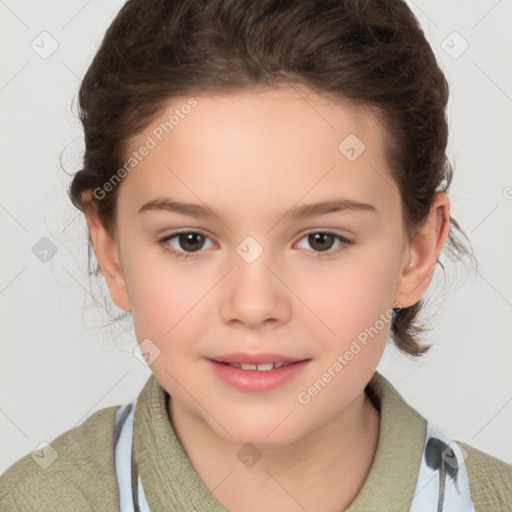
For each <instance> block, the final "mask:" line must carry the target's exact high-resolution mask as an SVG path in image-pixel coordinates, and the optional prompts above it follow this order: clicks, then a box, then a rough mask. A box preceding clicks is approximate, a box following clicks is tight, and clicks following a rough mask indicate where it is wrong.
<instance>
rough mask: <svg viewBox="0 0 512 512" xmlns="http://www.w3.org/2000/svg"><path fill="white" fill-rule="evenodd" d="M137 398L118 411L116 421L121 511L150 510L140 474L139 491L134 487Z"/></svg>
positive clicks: (115, 456) (115, 431) (115, 449)
mask: <svg viewBox="0 0 512 512" xmlns="http://www.w3.org/2000/svg"><path fill="white" fill-rule="evenodd" d="M136 404H137V399H136V398H135V399H133V400H132V401H131V402H128V403H126V404H124V405H122V406H121V407H119V409H118V410H117V411H116V416H115V422H114V463H115V468H116V477H117V484H118V487H119V505H120V509H121V512H150V510H149V505H148V503H147V501H146V496H145V494H144V489H143V488H142V481H141V479H140V475H137V482H138V485H137V492H136V493H134V489H133V487H132V456H133V423H134V419H135V406H136Z"/></svg>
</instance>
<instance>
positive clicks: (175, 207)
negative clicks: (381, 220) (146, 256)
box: [138, 199, 378, 219]
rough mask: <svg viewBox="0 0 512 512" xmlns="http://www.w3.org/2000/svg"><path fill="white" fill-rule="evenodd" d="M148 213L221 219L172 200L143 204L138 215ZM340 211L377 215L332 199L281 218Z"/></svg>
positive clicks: (213, 211) (212, 210)
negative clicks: (159, 212)
mask: <svg viewBox="0 0 512 512" xmlns="http://www.w3.org/2000/svg"><path fill="white" fill-rule="evenodd" d="M148 211H166V212H174V213H179V214H182V215H188V216H190V217H196V218H200V219H204V218H209V217H212V216H216V217H219V218H222V217H223V215H222V212H219V211H218V210H216V209H215V208H208V207H204V206H201V205H198V204H193V203H183V202H179V201H174V200H172V199H152V200H151V201H148V202H146V203H144V204H143V205H142V206H141V207H140V209H139V211H138V213H142V212H148ZM341 211H352V212H358V211H359V212H372V213H375V214H378V211H377V209H376V208H375V206H373V205H371V204H368V203H362V202H359V201H354V200H353V199H332V200H330V201H326V202H322V203H313V204H303V205H301V206H296V207H293V208H291V209H289V210H288V211H286V212H285V213H284V215H283V217H282V218H284V219H299V218H306V217H314V216H318V215H326V214H329V213H336V212H341Z"/></svg>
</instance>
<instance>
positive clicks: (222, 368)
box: [207, 359, 310, 393]
mask: <svg viewBox="0 0 512 512" xmlns="http://www.w3.org/2000/svg"><path fill="white" fill-rule="evenodd" d="M207 361H208V363H209V364H210V366H211V368H212V370H213V373H214V374H215V375H217V377H219V379H221V380H222V381H223V382H225V383H226V384H229V385H230V386H233V387H234V388H237V389H239V390H241V391H248V392H253V393H264V392H265V391H270V390H272V389H275V388H277V387H279V386H282V385H283V384H285V383H286V382H289V381H290V380H292V379H293V378H295V377H297V376H298V375H299V374H300V373H301V372H302V371H303V370H304V368H305V367H306V366H307V364H308V363H309V361H310V359H306V360H304V361H299V362H298V363H293V364H290V365H288V366H281V368H274V369H273V370H268V371H266V372H260V371H258V370H242V369H241V368H235V367H234V366H229V365H227V364H222V363H218V362H217V361H212V360H211V359H207Z"/></svg>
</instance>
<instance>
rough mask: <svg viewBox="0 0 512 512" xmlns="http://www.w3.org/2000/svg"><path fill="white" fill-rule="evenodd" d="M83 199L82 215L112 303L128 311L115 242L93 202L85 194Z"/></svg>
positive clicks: (126, 295)
mask: <svg viewBox="0 0 512 512" xmlns="http://www.w3.org/2000/svg"><path fill="white" fill-rule="evenodd" d="M83 197H84V201H83V205H84V215H85V218H86V220H87V225H88V227H89V233H90V236H91V240H92V244H93V247H94V252H95V254H96V258H97V260H98V263H99V265H100V268H101V272H102V274H103V277H104V278H105V281H106V283H107V286H108V289H109V292H110V296H111V298H112V301H113V302H114V304H115V305H116V306H117V307H119V308H121V309H123V310H125V311H130V310H131V306H130V301H129V296H128V289H127V286H126V279H125V275H124V270H123V267H122V265H121V260H120V257H119V248H118V246H117V243H116V240H115V238H113V237H112V236H111V235H110V234H109V233H108V231H107V230H106V229H105V227H104V226H103V224H102V222H101V220H100V218H99V215H98V207H97V204H96V202H95V200H94V199H92V198H90V196H87V194H83ZM87 199H89V200H87Z"/></svg>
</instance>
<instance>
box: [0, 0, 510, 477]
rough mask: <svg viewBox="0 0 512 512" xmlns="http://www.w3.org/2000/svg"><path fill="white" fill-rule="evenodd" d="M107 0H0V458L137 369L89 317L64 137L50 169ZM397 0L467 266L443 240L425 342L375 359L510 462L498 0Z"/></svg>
mask: <svg viewBox="0 0 512 512" xmlns="http://www.w3.org/2000/svg"><path fill="white" fill-rule="evenodd" d="M122 4H123V2H122V1H120V0H115V1H114V0H108V1H107V0H102V1H99V0H96V1H91V0H89V1H88V2H87V1H83V0H73V1H66V2H63V1H61V2H57V1H55V0H53V1H46V2H35V1H17V2H14V1H13V0H8V1H0V20H1V21H0V23H1V30H0V35H1V36H0V37H1V38H2V44H3V46H4V55H3V65H2V67H1V70H0V102H1V107H0V108H1V112H2V116H1V123H2V133H3V137H2V138H1V141H0V144H1V146H0V155H1V164H2V165H1V172H2V187H1V190H0V222H1V244H2V253H1V254H2V272H1V275H0V301H1V355H2V357H1V360H0V365H1V366H0V379H1V382H0V385H1V387H0V390H1V395H0V432H1V437H0V473H1V472H3V471H4V470H5V469H6V468H7V467H8V466H9V465H11V464H12V463H13V462H15V461H16V460H18V459H19V458H20V457H21V456H23V455H25V454H27V453H29V452H32V451H33V450H35V449H36V448H37V447H38V446H39V445H40V444H41V443H42V442H44V441H48V442H49V441H51V440H52V439H54V438H55V437H56V436H58V435H59V434H61V433H62V432H64V431H66V430H68V429H71V428H73V427H75V426H77V425H79V424H80V423H81V422H82V421H83V420H84V419H85V418H86V417H88V416H90V415H91V414H92V413H93V412H95V411H97V410H99V409H102V408H104V407H108V406H111V405H116V404H121V403H124V402H126V401H128V400H131V399H132V398H134V397H135V396H137V394H138V393H139V391H140V389H141V388H142V386H143V385H144V383H145V382H146V380H147V378H148V377H149V375H150V370H149V369H148V368H147V367H146V366H145V365H144V364H143V363H141V362H140V361H139V359H137V358H136V357H134V355H133V350H134V349H135V348H136V340H135V337H134V335H133V332H132V330H131V326H130V322H129V321H128V322H125V323H122V324H117V325H116V326H115V328H114V329H111V330H110V329H107V328H105V327H102V325H103V324H102V322H103V321H105V320H106V319H107V318H108V315H107V314H106V313H105V309H104V303H103V301H102V297H101V295H99V294H100V293H101V292H103V293H104V294H106V293H108V292H107V290H106V287H103V288H102V289H99V290H96V289H94V288H93V290H92V292H93V294H94V295H93V296H94V297H98V299H99V302H98V303H96V302H95V300H94V299H93V298H92V297H93V296H91V295H90V292H91V290H90V287H89V279H88V276H87V245H86V242H87V237H86V223H85V219H84V218H83V216H82V214H80V213H79V212H78V211H77V210H75V209H74V207H73V206H72V205H71V203H70V201H69V200H68V198H67V195H66V188H67V186H68V184H69V182H70V176H68V175H67V174H66V172H64V170H63V169H62V168H61V166H60V162H59V157H60V155H61V152H62V151H63V150H64V151H63V153H62V165H63V166H64V169H65V170H66V171H67V172H68V173H70V174H71V173H73V172H74V171H76V170H78V168H79V165H80V158H81V151H82V149H83V142H82V140H81V137H82V131H81V129H80V125H79V122H78V120H77V118H76V115H75V113H76V100H77V92H78V87H79V83H80V79H81V77H82V76H83V74H84V73H85V71H86V69H87V66H88V65H89V64H90V62H91V60H92V58H93V56H94V53H95V51H96V49H97V48H98V45H99V43H100V41H101V39H102V37H103V34H104V32H105V30H106V29H107V27H108V25H109V24H110V22H111V20H112V19H113V17H114V15H115V14H116V13H117V11H118V10H119V9H120V7H121V6H122ZM409 5H410V6H411V8H412V10H413V11H414V13H415V14H416V15H417V17H418V19H419V21H420V23H421V24H422V26H423V28H424V30H425V33H426V35H427V38H428V39H429V41H430V43H431V44H432V46H433V48H434V51H435V52H436V54H437V55H438V58H439V62H440V64H441V66H442V67H443V69H444V71H445V73H446V75H447V77H448V80H449V82H450V85H451V99H450V104H449V109H448V115H449V119H450V129H451V134H450V144H449V155H450V158H451V159H452V161H453V163H454V165H455V169H456V172H455V179H454V182H453V185H452V190H451V194H450V197H451V202H452V215H453V216H454V217H455V219H457V220H458V221H459V222H460V223H461V225H462V227H463V229H464V230H465V231H466V233H467V234H468V235H469V237H470V239H471V242H472V244H473V246H474V249H475V253H476V256H477V258H478V261H479V264H480V267H479V270H478V271H475V270H473V269H471V268H469V263H466V264H464V262H459V263H458V264H454V262H452V261H451V260H450V259H449V258H446V257H445V256H444V255H443V257H442V261H443V262H444V264H445V267H446V272H447V273H446V281H444V280H443V276H442V273H440V272H439V271H440V269H438V270H436V274H435V277H434V281H433V282H432V284H431V286H430V288H429V291H428V292H427V295H428V297H429V298H430V306H429V309H428V311H427V313H428V314H427V315H426V316H424V317H423V318H424V319H427V320H428V321H431V322H433V328H432V330H431V331H430V333H429V334H428V336H427V337H426V338H425V341H427V342H432V341H435V342H436V344H435V346H434V347H433V348H432V349H431V351H430V353H429V354H428V355H427V356H426V357H425V358H424V360H423V361H422V362H420V363H411V362H409V361H408V360H407V359H405V358H404V357H402V356H400V355H399V354H398V353H397V352H396V351H395V350H394V349H389V348H388V349H386V352H385V354H384V357H383V359H382V361H381V364H380V365H379V367H378V370H379V371H380V372H381V373H383V374H384V375H385V376H386V377H387V378H388V379H389V380H390V381H391V382H392V383H393V384H394V386H395V387H396V388H397V389H398V391H399V392H400V393H401V394H402V396H403V397H404V398H405V399H406V400H407V401H408V402H409V403H410V404H411V405H412V406H413V407H414V408H416V409H417V410H418V411H419V412H420V413H421V414H422V415H424V416H425V417H427V418H428V419H429V420H430V421H431V422H432V423H433V424H434V425H437V426H438V427H439V428H440V430H441V431H442V432H444V433H445V434H447V435H449V436H451V437H453V438H455V439H458V440H461V441H465V442H467V443H469V444H471V445H472V446H474V447H476V448H478V449H480V450H482V451H484V452H487V453H490V454H491V455H494V456H497V457H499V458H501V459H503V460H505V461H507V462H509V463H512V436H511V435H510V432H512V372H511V362H512V343H511V334H512V314H511V313H512V271H511V266H510V263H511V262H512V258H511V256H512V241H511V240H512V237H511V234H512V233H511V229H510V226H511V219H512V173H511V170H510V162H512V133H511V132H512V128H511V127H512V122H511V113H512V68H511V67H510V64H509V63H510V49H511V48H512V46H511V44H512V33H511V31H510V26H512V3H511V1H510V0H501V1H496V0H485V1H484V0H478V1H477V0H473V1H458V2H456V1H453V0H452V1H444V0H443V1H432V0H430V1H427V0H422V1H419V0H417V1H416V2H414V3H413V2H409ZM44 31H46V32H48V33H49V34H50V36H45V35H43V36H40V34H41V33H42V32H44ZM454 31H456V32H457V33H458V34H459V35H457V34H455V35H454V34H453V32H454ZM41 38H46V39H44V48H42V46H43V43H42V42H41ZM462 38H463V39H462ZM52 39H53V40H55V41H56V44H58V47H57V49H56V50H55V51H54V52H53V53H52V54H51V55H50V56H47V58H42V57H41V56H40V55H39V54H38V53H36V51H35V50H34V49H33V48H32V46H31V45H32V44H33V45H34V46H35V45H39V48H38V51H39V52H41V51H43V50H46V51H48V50H49V49H51V44H52ZM464 40H465V41H467V43H468V44H469V47H468V48H467V49H466V50H465V51H464V52H463V53H461V51H462V50H463V49H464ZM33 42H34V43H33ZM450 54H451V55H450ZM459 54H460V55H459ZM507 63H508V64H507ZM43 237H46V238H47V239H48V240H50V241H51V243H52V244H53V245H54V246H55V247H56V249H57V252H56V253H55V254H54V255H53V257H51V258H50V256H51V253H49V254H48V256H47V258H48V261H46V262H44V261H41V260H40V259H39V258H38V257H36V254H34V252H33V247H34V246H36V248H37V247H39V246H37V245H36V244H38V243H39V244H45V243H46V244H48V242H47V241H44V242H40V240H41V239H42V238H43ZM35 252H36V253H37V250H36V251H35ZM107 298H108V299H109V297H108V295H107ZM111 309H112V311H113V312H117V313H119V312H120V310H118V309H117V308H116V307H115V306H114V305H113V306H112V307H111Z"/></svg>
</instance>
